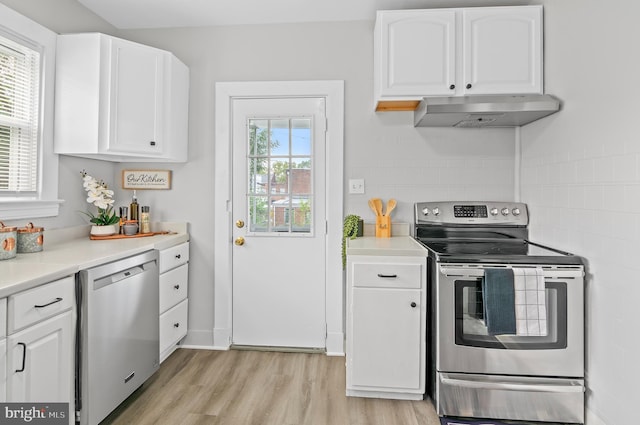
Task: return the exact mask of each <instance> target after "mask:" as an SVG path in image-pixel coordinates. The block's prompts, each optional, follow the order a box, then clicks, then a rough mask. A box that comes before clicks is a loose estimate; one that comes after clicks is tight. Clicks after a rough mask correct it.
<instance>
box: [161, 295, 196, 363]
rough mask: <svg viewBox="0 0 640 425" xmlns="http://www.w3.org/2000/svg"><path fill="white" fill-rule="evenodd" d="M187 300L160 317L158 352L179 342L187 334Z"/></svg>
mask: <svg viewBox="0 0 640 425" xmlns="http://www.w3.org/2000/svg"><path fill="white" fill-rule="evenodd" d="M188 316H189V300H184V301H182V302H181V303H180V304H178V305H177V306H175V307H173V308H172V309H171V310H169V311H167V312H166V313H163V314H161V315H160V352H161V353H162V352H163V351H164V350H166V349H167V348H169V347H170V346H171V345H173V344H175V343H176V342H178V341H180V339H181V338H182V337H184V336H185V335H186V334H187V317H188Z"/></svg>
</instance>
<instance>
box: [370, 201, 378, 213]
mask: <svg viewBox="0 0 640 425" xmlns="http://www.w3.org/2000/svg"><path fill="white" fill-rule="evenodd" d="M369 208H371V211H373V212H374V213H375V215H378V211H377V210H376V205H375V202H374V199H373V198H371V199H369Z"/></svg>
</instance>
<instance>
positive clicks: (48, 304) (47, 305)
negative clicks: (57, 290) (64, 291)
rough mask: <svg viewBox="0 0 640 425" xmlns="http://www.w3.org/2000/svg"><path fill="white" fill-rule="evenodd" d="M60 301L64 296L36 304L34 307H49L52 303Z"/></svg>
mask: <svg viewBox="0 0 640 425" xmlns="http://www.w3.org/2000/svg"><path fill="white" fill-rule="evenodd" d="M60 301H62V298H60V297H58V298H56V299H55V300H53V301H51V302H50V303H47V304H42V305H34V307H35V308H44V307H49V306H50V305H51V304H55V303H59V302H60Z"/></svg>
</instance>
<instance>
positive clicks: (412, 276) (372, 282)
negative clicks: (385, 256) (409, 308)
mask: <svg viewBox="0 0 640 425" xmlns="http://www.w3.org/2000/svg"><path fill="white" fill-rule="evenodd" d="M421 268H422V266H421V265H420V264H400V263H389V264H383V263H354V264H353V286H359V287H370V288H411V289H419V288H421V287H422V281H421V277H422V273H421V271H422V270H421Z"/></svg>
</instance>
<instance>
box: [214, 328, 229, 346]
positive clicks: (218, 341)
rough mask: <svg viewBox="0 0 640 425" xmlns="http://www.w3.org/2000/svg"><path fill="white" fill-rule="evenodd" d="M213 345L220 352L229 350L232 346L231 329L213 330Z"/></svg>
mask: <svg viewBox="0 0 640 425" xmlns="http://www.w3.org/2000/svg"><path fill="white" fill-rule="evenodd" d="M212 345H213V346H214V347H216V349H219V350H228V349H229V347H230V346H231V328H213V344H212Z"/></svg>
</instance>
